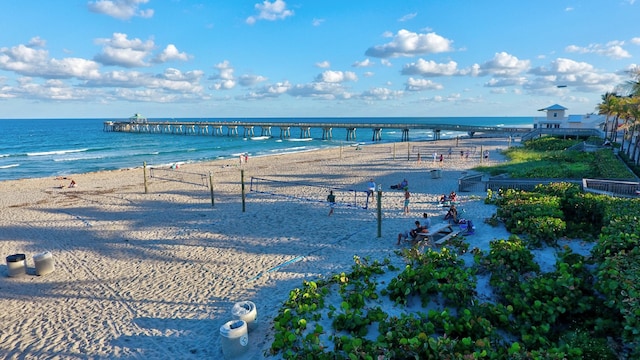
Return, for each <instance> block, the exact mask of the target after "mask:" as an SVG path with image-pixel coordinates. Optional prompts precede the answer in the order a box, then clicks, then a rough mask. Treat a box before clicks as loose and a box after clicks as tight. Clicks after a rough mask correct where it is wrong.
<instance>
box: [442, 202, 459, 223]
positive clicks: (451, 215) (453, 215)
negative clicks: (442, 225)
mask: <svg viewBox="0 0 640 360" xmlns="http://www.w3.org/2000/svg"><path fill="white" fill-rule="evenodd" d="M444 219H445V220H449V222H453V223H454V224H457V223H458V209H457V208H456V206H455V205H451V206H449V210H448V211H447V213H446V214H445V215H444Z"/></svg>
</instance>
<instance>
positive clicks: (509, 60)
mask: <svg viewBox="0 0 640 360" xmlns="http://www.w3.org/2000/svg"><path fill="white" fill-rule="evenodd" d="M530 64H531V62H530V61H529V60H520V59H518V58H517V57H515V56H513V55H511V54H508V53H506V52H500V53H496V54H495V56H494V57H493V59H491V60H489V61H487V62H485V63H484V64H482V65H480V67H479V71H480V75H493V76H500V77H511V76H516V75H518V74H520V73H522V72H525V71H527V70H528V69H529V67H530Z"/></svg>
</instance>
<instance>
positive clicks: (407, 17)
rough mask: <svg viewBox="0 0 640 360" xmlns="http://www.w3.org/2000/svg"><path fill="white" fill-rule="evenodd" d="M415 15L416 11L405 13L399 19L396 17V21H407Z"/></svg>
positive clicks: (416, 14)
mask: <svg viewBox="0 0 640 360" xmlns="http://www.w3.org/2000/svg"><path fill="white" fill-rule="evenodd" d="M416 16H418V13H411V14H407V15H405V16H403V17H401V18H400V19H398V21H400V22H405V21H409V20H411V19H413V18H415V17H416Z"/></svg>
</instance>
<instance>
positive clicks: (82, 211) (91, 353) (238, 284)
mask: <svg viewBox="0 0 640 360" xmlns="http://www.w3.org/2000/svg"><path fill="white" fill-rule="evenodd" d="M455 145H456V144H455V140H450V141H439V142H437V143H433V142H430V143H410V144H407V143H399V144H396V145H393V144H381V145H374V146H366V147H363V148H362V150H356V148H354V147H345V148H343V149H341V150H340V149H332V150H325V151H317V152H310V153H299V154H291V155H283V156H272V157H262V158H250V159H249V163H248V164H244V165H242V168H243V169H244V170H245V171H244V177H245V181H246V182H247V185H246V188H245V189H246V192H247V197H246V203H245V210H246V211H245V212H243V211H242V201H241V196H240V194H241V186H240V171H239V169H240V167H239V165H238V164H237V160H234V161H232V160H224V161H218V162H212V163H204V164H189V165H183V166H182V167H180V169H177V170H176V171H175V172H173V173H171V172H168V171H165V172H162V173H160V172H156V173H155V175H156V177H154V178H151V179H150V180H149V181H148V190H149V192H148V193H146V194H145V193H144V186H143V176H142V169H132V170H122V171H110V172H100V173H91V174H81V175H73V179H75V181H76V182H77V183H78V187H76V188H63V189H59V188H56V187H57V186H58V185H60V184H65V185H68V182H69V181H70V178H71V176H69V179H62V180H56V179H53V178H44V179H29V180H19V181H5V182H2V183H0V208H1V209H2V216H1V218H0V229H1V230H0V250H1V253H2V254H4V256H8V255H11V254H15V253H24V254H26V255H27V264H28V269H27V274H26V275H24V276H21V277H7V267H6V265H4V263H3V264H2V265H1V266H0V357H2V358H5V359H36V358H37V359H40V358H48V359H74V358H87V357H89V358H145V359H147V358H149V359H151V358H153V359H161V358H162V359H202V358H209V359H216V358H222V350H221V346H220V336H219V332H220V330H219V329H220V326H221V325H222V324H224V323H225V322H227V321H228V320H230V319H231V308H232V306H233V305H234V303H236V302H238V301H243V300H250V301H253V302H254V303H255V304H256V306H257V310H258V319H259V326H258V328H257V329H256V330H255V331H252V332H251V333H250V334H249V337H250V343H249V350H248V353H247V355H246V356H245V358H251V359H260V358H263V357H264V353H265V351H266V350H267V349H268V347H269V345H270V340H269V336H270V335H271V324H270V321H271V319H273V317H274V316H275V315H276V314H277V311H278V309H279V308H280V305H281V304H282V302H283V301H285V300H286V299H287V298H288V293H289V291H290V290H291V289H293V288H296V287H300V286H301V284H302V280H304V279H306V280H316V279H318V278H319V277H323V276H330V275H332V274H334V273H337V272H341V271H349V270H350V268H351V266H352V265H353V257H354V255H358V256H360V257H365V256H369V257H371V258H372V259H383V258H385V257H391V258H394V259H397V255H395V254H394V250H396V249H398V247H397V246H396V245H395V242H396V238H397V234H398V232H399V231H401V230H404V229H408V228H410V227H411V226H412V224H413V221H414V220H416V219H419V217H420V216H421V214H422V213H423V212H428V213H429V214H430V215H431V216H432V217H433V221H434V222H436V221H438V219H439V218H441V217H442V216H443V215H444V213H445V209H444V208H442V207H441V206H439V205H438V204H436V202H435V200H436V199H437V197H438V195H439V194H442V193H449V192H450V191H452V190H455V191H457V179H458V177H460V175H461V174H462V172H463V171H466V170H467V169H469V168H470V167H472V166H475V165H478V164H479V163H480V156H479V151H480V146H482V148H483V149H485V150H487V149H488V150H490V160H489V162H491V163H495V162H500V161H503V160H504V159H503V158H502V157H501V156H500V155H499V153H498V151H497V150H496V149H501V148H502V149H503V148H505V147H506V146H507V141H506V140H505V139H475V140H460V143H459V145H460V148H463V149H465V150H466V149H470V150H471V157H470V158H469V159H464V158H460V156H459V149H460V148H456V146H455ZM449 147H453V156H452V158H451V159H449V158H448V156H447V155H446V150H447V149H448V148H449ZM418 149H419V151H420V152H421V159H422V160H421V163H417V161H416V159H415V152H416V151H417V150H418ZM434 149H435V150H436V151H439V152H442V151H444V152H445V159H444V162H443V164H442V165H440V164H439V163H437V162H436V163H435V164H434V162H433V160H432V155H431V154H432V153H433V151H434ZM474 149H475V150H476V152H475V154H474V153H473V150H474ZM408 150H409V152H412V160H410V161H407V152H408ZM394 151H395V157H396V159H395V160H394V159H393V154H394ZM425 154H429V155H425ZM483 161H484V162H485V163H486V162H487V161H486V160H483ZM432 169H441V170H442V178H439V179H432V177H431V176H430V170H432ZM209 172H211V173H212V177H213V182H214V184H215V185H214V186H215V206H213V207H212V204H211V198H210V192H209V189H208V188H207V187H205V186H202V185H198V183H200V182H201V181H202V179H201V178H200V177H199V176H197V175H192V174H208V173H209ZM160 175H162V176H167V177H168V176H171V177H173V178H174V179H178V178H180V179H181V181H166V180H161V179H159V178H158V177H157V176H160ZM207 177H208V176H205V179H204V180H205V181H206V180H208V179H207ZM251 177H259V178H267V179H272V180H281V181H290V182H299V183H305V184H315V185H317V186H316V187H309V186H294V185H289V186H284V187H283V186H282V184H280V188H281V189H282V190H281V191H284V192H286V194H287V195H289V196H286V197H285V196H274V195H270V194H260V193H251V192H249V182H250V179H251ZM370 177H373V178H374V179H375V180H376V181H377V182H378V183H381V184H383V185H384V186H383V190H384V193H383V202H382V214H383V223H382V236H381V237H378V236H377V221H376V210H375V209H369V210H364V209H361V208H354V207H347V206H345V201H347V202H348V201H350V200H351V199H348V200H347V199H344V198H341V197H345V196H346V195H344V193H343V192H341V191H338V199H337V200H338V203H339V206H338V207H337V209H336V210H335V214H334V215H333V216H331V217H328V216H327V214H328V211H329V207H328V205H327V204H326V203H324V202H320V201H308V200H302V199H299V198H306V199H321V200H324V199H325V198H326V195H327V193H328V191H327V190H328V188H329V187H332V188H337V189H359V190H361V191H364V190H365V189H366V182H367V180H368V179H369V178H370ZM402 178H407V179H408V181H409V185H410V190H411V192H412V195H413V196H412V199H411V200H412V201H411V214H409V215H405V214H403V213H402V200H403V195H402V192H401V191H397V190H389V185H391V184H394V183H397V182H399V181H400V180H402ZM279 191H280V190H279ZM292 196H296V197H299V198H295V197H292ZM359 196H362V193H360V195H359ZM459 196H460V197H461V199H462V204H461V206H460V207H461V208H462V209H464V211H465V212H464V214H463V215H462V217H465V218H471V219H473V220H474V222H475V225H476V234H475V235H473V236H469V237H468V239H469V241H470V242H471V247H474V246H477V247H479V248H481V249H483V250H486V249H488V246H489V241H491V240H493V239H503V238H506V237H507V236H508V234H507V232H506V231H505V230H504V228H492V227H490V226H489V225H487V224H484V223H483V221H482V220H483V219H484V218H486V217H489V216H491V214H493V213H494V212H495V208H494V207H493V206H489V205H484V203H483V198H484V196H485V193H484V192H483V191H479V192H465V193H459ZM43 251H50V252H51V253H52V254H53V256H54V259H55V266H56V269H55V271H54V272H53V273H51V274H48V275H45V276H35V269H34V263H33V255H36V254H38V253H41V252H43Z"/></svg>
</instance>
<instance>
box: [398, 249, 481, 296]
mask: <svg viewBox="0 0 640 360" xmlns="http://www.w3.org/2000/svg"><path fill="white" fill-rule="evenodd" d="M456 265H457V266H456ZM474 272H475V271H474V270H473V269H469V268H465V267H464V261H463V260H461V259H459V258H458V257H457V256H456V254H455V253H452V252H450V251H449V250H448V249H447V248H442V249H441V251H439V252H438V251H434V250H432V249H427V251H426V252H425V253H424V254H423V255H421V256H419V257H417V258H415V259H413V261H412V262H411V263H410V264H408V265H407V266H406V268H405V269H404V271H403V272H402V273H400V274H399V275H398V276H397V277H396V278H394V279H392V280H391V281H390V282H389V285H388V286H387V288H386V294H387V295H388V296H389V298H390V299H391V300H393V301H394V302H396V303H398V304H406V303H407V300H408V298H409V297H411V296H419V297H420V299H421V301H422V305H423V306H426V305H427V304H428V303H429V302H430V301H431V300H432V299H433V298H434V297H436V296H438V295H439V294H443V297H444V300H445V302H446V303H448V304H453V305H457V306H465V305H468V304H470V303H471V302H472V300H473V298H474V296H475V274H474Z"/></svg>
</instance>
